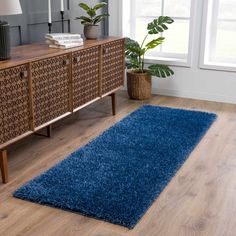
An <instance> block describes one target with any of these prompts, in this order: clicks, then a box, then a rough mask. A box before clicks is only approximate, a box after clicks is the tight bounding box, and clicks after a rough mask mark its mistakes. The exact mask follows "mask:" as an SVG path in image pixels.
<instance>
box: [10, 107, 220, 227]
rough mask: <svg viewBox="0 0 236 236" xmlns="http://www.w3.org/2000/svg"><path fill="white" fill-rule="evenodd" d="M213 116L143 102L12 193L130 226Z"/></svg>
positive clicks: (155, 196) (214, 116)
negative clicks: (147, 104)
mask: <svg viewBox="0 0 236 236" xmlns="http://www.w3.org/2000/svg"><path fill="white" fill-rule="evenodd" d="M215 119H216V115H215V114H210V113H205V112H196V111H189V110H180V109H173V108H165V107H155V106H143V107H141V108H139V109H138V110H136V111H135V112H133V113H132V114H130V115H129V116H127V117H126V118H124V119H123V120H121V121H120V122H118V123H117V124H115V125H114V126H113V127H111V128H110V129H108V130H107V131H105V132H104V133H103V134H101V135H100V136H98V137H97V138H96V139H94V140H93V141H91V142H90V143H88V144H87V145H85V146H84V147H82V148H80V149H79V150H77V151H75V152H74V153H72V154H71V155H70V156H69V157H68V158H66V159H65V160H63V161H62V162H60V163H59V164H57V165H56V166H54V167H52V168H51V169H49V170H48V171H46V172H45V173H43V174H42V175H40V176H39V177H36V178H35V179H33V180H31V181H30V182H28V183H26V184H25V185H23V186H22V187H21V188H20V189H18V190H17V191H16V192H15V193H14V194H13V195H14V197H16V198H20V199H23V200H28V201H31V202H35V203H39V204H43V205H48V206H52V207H56V208H60V209H63V210H68V211H72V212H78V213H80V214H83V215H86V216H90V217H94V218H97V219H102V220H105V221H108V222H111V223H114V224H119V225H122V226H125V227H128V228H129V229H132V228H133V227H134V226H135V225H136V224H137V222H138V221H139V220H140V218H141V217H142V216H143V215H144V214H145V212H146V211H147V210H148V208H149V207H150V205H151V204H152V203H153V201H154V200H155V199H156V198H157V197H158V195H159V194H160V193H161V192H162V190H163V189H164V188H165V186H166V185H167V184H168V182H169V181H170V180H171V179H172V177H173V176H174V175H175V173H176V172H177V170H178V169H179V168H180V167H181V166H182V165H183V163H184V162H185V160H186V159H187V157H188V156H189V154H190V153H191V152H192V150H193V149H194V147H195V146H196V145H197V144H198V142H199V141H200V140H201V138H202V137H203V135H204V134H205V133H206V131H207V130H208V128H209V127H210V126H211V124H212V123H213V122H214V121H215Z"/></svg>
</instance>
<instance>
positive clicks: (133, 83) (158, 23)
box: [125, 16, 174, 100]
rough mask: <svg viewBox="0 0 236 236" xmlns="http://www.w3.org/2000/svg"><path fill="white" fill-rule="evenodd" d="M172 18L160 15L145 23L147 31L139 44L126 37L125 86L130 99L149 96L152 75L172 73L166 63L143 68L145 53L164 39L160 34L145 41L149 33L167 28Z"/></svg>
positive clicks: (162, 75) (161, 31)
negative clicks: (126, 69)
mask: <svg viewBox="0 0 236 236" xmlns="http://www.w3.org/2000/svg"><path fill="white" fill-rule="evenodd" d="M173 22H174V20H173V19H172V18H170V17H168V16H160V17H159V18H158V19H155V20H153V21H152V22H150V23H149V24H148V25H147V30H148V33H147V35H146V36H145V37H144V39H143V42H142V43H141V44H139V43H138V42H137V41H135V40H132V39H130V38H127V39H126V45H125V46H126V51H125V54H126V59H127V68H128V69H129V70H128V71H127V87H128V94H129V97H130V98H132V99H138V100H144V99H149V98H150V97H151V88H152V83H151V81H152V76H156V77H160V78H166V77H169V76H171V75H173V74H174V71H173V70H171V69H170V68H169V67H168V66H167V65H160V64H153V65H150V66H148V68H144V63H145V54H146V53H147V51H149V50H152V49H154V48H156V47H157V46H159V45H160V44H162V43H163V42H164V40H165V38H164V37H162V36H160V37H158V38H156V39H153V40H151V41H150V42H148V43H146V40H147V38H148V36H149V35H157V34H161V33H163V32H164V31H165V30H168V27H167V25H168V24H172V23H173Z"/></svg>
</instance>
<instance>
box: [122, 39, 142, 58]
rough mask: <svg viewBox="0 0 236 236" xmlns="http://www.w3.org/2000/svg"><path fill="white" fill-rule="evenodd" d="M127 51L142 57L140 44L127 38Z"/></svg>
mask: <svg viewBox="0 0 236 236" xmlns="http://www.w3.org/2000/svg"><path fill="white" fill-rule="evenodd" d="M125 50H126V52H127V53H129V52H130V53H136V54H137V55H141V50H142V49H141V47H140V45H139V43H138V42H137V41H135V40H132V39H130V38H127V39H126V41H125Z"/></svg>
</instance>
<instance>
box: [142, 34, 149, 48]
mask: <svg viewBox="0 0 236 236" xmlns="http://www.w3.org/2000/svg"><path fill="white" fill-rule="evenodd" d="M147 37H148V34H147V35H146V36H145V38H144V39H143V42H142V44H141V48H143V45H144V43H145V41H146V39H147Z"/></svg>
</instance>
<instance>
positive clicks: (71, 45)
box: [49, 43, 84, 49]
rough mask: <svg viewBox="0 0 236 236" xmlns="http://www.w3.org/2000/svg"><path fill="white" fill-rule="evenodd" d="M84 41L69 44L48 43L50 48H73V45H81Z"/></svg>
mask: <svg viewBox="0 0 236 236" xmlns="http://www.w3.org/2000/svg"><path fill="white" fill-rule="evenodd" d="M83 45H84V43H71V44H65V45H55V44H50V45H49V47H50V48H58V49H68V48H75V47H81V46H83Z"/></svg>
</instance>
